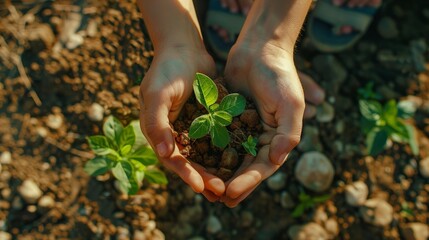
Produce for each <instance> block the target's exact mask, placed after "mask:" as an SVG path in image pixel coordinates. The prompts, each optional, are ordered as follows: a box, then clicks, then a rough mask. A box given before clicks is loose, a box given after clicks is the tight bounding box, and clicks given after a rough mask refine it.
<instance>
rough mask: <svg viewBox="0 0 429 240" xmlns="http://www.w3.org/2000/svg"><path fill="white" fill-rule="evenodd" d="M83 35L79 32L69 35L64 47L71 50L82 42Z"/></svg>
mask: <svg viewBox="0 0 429 240" xmlns="http://www.w3.org/2000/svg"><path fill="white" fill-rule="evenodd" d="M83 41H84V39H83V37H82V36H81V35H79V34H72V35H70V37H69V39H68V40H67V43H66V48H68V49H70V50H73V49H75V48H77V47H79V46H80V45H82V44H83Z"/></svg>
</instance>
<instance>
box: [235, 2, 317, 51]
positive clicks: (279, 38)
mask: <svg viewBox="0 0 429 240" xmlns="http://www.w3.org/2000/svg"><path fill="white" fill-rule="evenodd" d="M310 4H311V0H255V2H254V4H253V6H252V9H251V10H250V13H249V15H248V17H247V19H246V21H245V23H244V26H243V29H242V31H241V34H240V37H239V39H238V40H237V41H238V42H239V43H243V44H248V45H253V46H249V47H252V48H253V47H258V46H257V45H258V44H266V43H270V44H273V45H276V46H277V47H280V48H282V49H284V50H286V51H288V52H290V53H293V49H294V46H295V42H296V39H297V38H298V36H299V33H300V31H301V27H302V24H303V23H304V20H305V16H306V15H307V12H308V10H309V7H310ZM255 45H256V46H255Z"/></svg>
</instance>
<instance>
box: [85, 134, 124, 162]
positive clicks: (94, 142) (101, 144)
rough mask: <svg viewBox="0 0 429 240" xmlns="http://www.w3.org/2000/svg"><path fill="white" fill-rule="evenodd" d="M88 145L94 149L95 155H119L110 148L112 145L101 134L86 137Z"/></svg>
mask: <svg viewBox="0 0 429 240" xmlns="http://www.w3.org/2000/svg"><path fill="white" fill-rule="evenodd" d="M87 140H88V143H89V147H90V148H91V149H92V151H94V153H95V154H97V155H103V156H105V155H109V154H111V155H114V156H116V157H119V154H118V153H117V152H116V151H115V150H114V149H112V148H113V146H112V145H111V143H110V141H109V139H107V138H106V137H105V136H101V135H95V136H90V137H87Z"/></svg>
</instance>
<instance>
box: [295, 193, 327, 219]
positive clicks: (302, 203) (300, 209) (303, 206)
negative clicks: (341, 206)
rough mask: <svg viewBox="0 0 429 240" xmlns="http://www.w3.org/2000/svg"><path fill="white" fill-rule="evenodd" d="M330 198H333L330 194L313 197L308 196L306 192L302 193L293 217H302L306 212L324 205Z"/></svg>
mask: <svg viewBox="0 0 429 240" xmlns="http://www.w3.org/2000/svg"><path fill="white" fill-rule="evenodd" d="M329 198H331V196H330V195H329V194H326V195H321V196H315V197H312V196H310V195H308V194H306V193H305V192H304V191H301V193H300V194H299V196H298V200H299V204H298V205H297V206H296V207H295V209H294V210H293V212H292V217H294V218H297V217H301V216H302V214H304V212H305V210H307V209H310V208H314V207H315V206H316V205H317V204H319V203H324V202H326V201H327V200H328V199H329Z"/></svg>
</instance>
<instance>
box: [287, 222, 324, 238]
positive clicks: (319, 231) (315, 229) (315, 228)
mask: <svg viewBox="0 0 429 240" xmlns="http://www.w3.org/2000/svg"><path fill="white" fill-rule="evenodd" d="M288 235H289V237H290V238H291V239H292V240H309V239H317V240H325V239H328V233H327V232H326V230H325V229H323V228H322V226H320V225H319V224H317V223H313V222H310V223H307V224H305V225H293V226H291V227H290V228H289V230H288Z"/></svg>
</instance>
